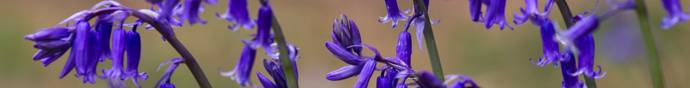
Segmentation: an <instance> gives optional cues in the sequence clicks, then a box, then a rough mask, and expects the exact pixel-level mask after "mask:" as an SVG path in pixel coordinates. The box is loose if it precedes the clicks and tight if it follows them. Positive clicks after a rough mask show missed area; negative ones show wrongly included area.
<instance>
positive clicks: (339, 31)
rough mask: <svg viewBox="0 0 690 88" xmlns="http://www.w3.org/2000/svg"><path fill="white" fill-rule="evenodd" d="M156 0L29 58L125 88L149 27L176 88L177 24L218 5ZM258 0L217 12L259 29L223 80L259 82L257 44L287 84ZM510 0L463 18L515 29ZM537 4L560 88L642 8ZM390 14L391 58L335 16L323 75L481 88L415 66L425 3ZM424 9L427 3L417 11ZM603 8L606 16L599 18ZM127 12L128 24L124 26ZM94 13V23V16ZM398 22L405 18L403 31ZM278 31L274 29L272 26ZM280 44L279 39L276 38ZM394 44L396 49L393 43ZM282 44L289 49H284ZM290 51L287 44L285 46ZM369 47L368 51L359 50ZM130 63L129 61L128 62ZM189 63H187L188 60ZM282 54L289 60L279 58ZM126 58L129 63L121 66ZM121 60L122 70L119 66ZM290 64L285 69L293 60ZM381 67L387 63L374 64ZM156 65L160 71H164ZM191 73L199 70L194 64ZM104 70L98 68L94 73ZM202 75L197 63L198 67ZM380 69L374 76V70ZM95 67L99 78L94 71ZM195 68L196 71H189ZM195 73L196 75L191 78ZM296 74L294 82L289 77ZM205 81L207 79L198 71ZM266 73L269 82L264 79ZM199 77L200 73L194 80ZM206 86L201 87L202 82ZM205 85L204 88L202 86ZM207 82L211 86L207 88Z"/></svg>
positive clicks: (528, 12)
mask: <svg viewBox="0 0 690 88" xmlns="http://www.w3.org/2000/svg"><path fill="white" fill-rule="evenodd" d="M146 1H147V2H148V3H149V4H151V5H152V7H151V8H150V9H139V10H134V9H132V8H129V7H126V6H124V5H122V4H120V3H118V2H116V1H114V0H104V1H101V2H99V3H97V4H95V5H94V6H93V7H92V8H90V9H85V10H82V11H79V12H77V13H75V14H74V15H72V16H70V17H67V18H66V19H65V20H63V21H62V22H60V23H58V24H57V25H56V26H53V27H47V28H43V29H41V30H40V31H38V32H35V33H32V34H28V35H26V36H25V39H26V40H29V41H32V42H34V45H33V47H34V48H36V49H38V51H37V52H36V54H34V55H33V60H34V61H40V62H41V63H42V64H43V66H49V65H50V64H51V63H53V62H55V61H56V60H57V59H59V58H60V57H62V56H63V55H64V54H66V53H68V51H69V57H68V58H67V60H66V62H65V65H64V67H63V69H62V72H60V74H59V78H64V77H65V76H67V75H68V74H69V73H70V72H72V71H74V73H73V74H74V75H75V77H77V78H80V79H81V80H82V82H83V83H90V84H94V83H95V82H96V79H103V80H105V81H107V83H108V87H111V88H125V87H127V83H125V82H124V81H125V80H131V81H132V83H133V84H134V85H136V87H142V86H141V85H140V84H139V81H141V80H146V79H148V75H147V73H146V72H139V71H138V69H139V63H140V59H141V51H142V50H141V49H142V46H141V42H142V41H141V38H140V37H141V36H140V34H139V33H138V31H139V30H137V29H138V28H140V27H143V28H146V29H150V28H155V29H156V30H157V31H158V32H159V33H160V34H161V35H162V36H163V37H164V38H163V39H164V41H170V43H171V45H172V47H174V48H175V49H176V50H177V51H178V52H179V53H180V54H181V56H182V57H183V58H173V59H171V60H169V61H166V62H163V63H162V64H161V66H160V67H162V66H163V65H166V64H169V67H168V69H166V70H165V71H164V72H163V75H162V77H161V78H160V80H158V82H157V84H156V87H159V88H175V85H174V84H173V82H172V80H171V78H172V74H173V73H174V71H175V69H176V68H177V67H178V66H179V65H180V64H183V63H184V64H187V65H196V62H195V61H194V59H193V58H191V54H189V52H188V51H187V50H186V49H185V48H184V46H182V45H181V43H180V42H179V41H178V40H176V38H175V34H174V30H173V28H175V27H181V26H185V24H184V23H185V22H186V23H188V25H195V24H205V23H206V20H204V19H202V18H201V17H200V16H199V15H200V14H201V13H202V12H203V11H204V5H215V4H216V3H217V1H216V0H183V1H181V0H146ZM258 1H260V4H261V6H260V7H259V8H258V11H257V12H258V16H257V19H252V18H251V16H250V15H249V7H248V6H249V2H248V1H247V0H228V1H227V2H228V5H227V10H226V11H225V12H224V13H222V14H221V13H216V16H217V17H218V18H219V19H222V20H226V21H228V22H229V23H231V24H230V26H228V29H230V30H232V31H235V30H236V29H240V28H244V29H247V30H251V29H253V28H255V27H256V34H254V35H253V36H252V37H253V38H252V39H250V40H242V41H241V43H244V44H245V46H244V47H243V48H242V52H241V54H240V56H239V58H238V59H237V60H238V62H237V64H235V65H236V66H235V67H234V69H233V70H232V71H227V72H220V75H221V76H225V77H229V78H230V79H232V80H234V81H236V82H237V83H238V84H240V85H241V86H242V87H260V86H258V85H254V84H252V82H251V80H250V77H251V75H252V68H253V64H254V62H255V59H256V58H257V50H258V49H262V50H263V51H264V52H263V53H264V54H265V56H267V57H265V58H266V59H263V60H262V62H263V67H264V69H265V70H266V72H267V73H268V75H264V74H263V73H260V72H256V73H254V74H255V75H256V76H257V78H258V82H259V83H261V87H263V88H288V87H289V85H290V84H288V83H289V81H290V80H289V77H287V75H286V72H292V74H298V70H297V65H296V62H297V59H298V58H299V55H298V54H299V48H297V47H296V46H294V45H291V44H287V45H286V46H285V47H283V46H279V43H277V41H278V39H281V38H282V37H283V35H282V33H281V34H280V35H277V34H276V32H279V31H276V30H274V31H271V29H276V25H278V24H277V21H276V18H274V17H275V14H274V13H273V10H272V8H271V6H270V4H269V3H268V0H258ZM409 1H413V2H414V1H418V0H409ZM506 1H507V0H468V4H469V5H467V6H468V9H469V15H470V18H471V21H472V22H476V23H481V24H483V25H484V27H485V28H486V29H490V28H492V27H493V26H494V25H498V26H499V28H500V29H501V30H502V29H504V28H506V27H508V28H510V29H511V30H512V29H513V26H511V25H510V24H509V22H508V21H507V20H506V18H505V10H506V4H507V3H506ZM545 1H546V2H545V3H544V5H545V6H543V7H544V8H543V9H540V8H539V7H540V6H539V4H540V3H539V0H524V2H525V5H524V7H522V8H520V9H519V13H515V14H514V18H515V19H514V20H513V23H514V24H515V25H514V26H520V25H523V24H525V23H531V24H533V25H534V26H538V27H539V28H540V32H541V33H540V34H541V40H542V42H541V43H542V53H543V54H542V55H543V56H540V58H539V59H538V60H537V61H535V62H533V63H534V64H536V65H537V66H539V67H544V66H546V65H551V64H553V65H555V66H560V67H561V73H562V76H563V84H562V87H563V88H587V87H588V86H587V85H585V83H583V82H582V81H580V76H584V77H585V78H586V79H600V78H602V77H604V75H605V74H606V73H605V72H603V71H602V68H601V66H598V65H597V68H598V70H595V68H594V67H595V62H594V59H595V51H596V50H595V49H596V48H595V43H594V37H593V32H595V31H597V30H598V29H599V25H600V23H601V22H602V21H604V20H607V18H610V17H611V16H614V15H616V14H617V13H620V12H621V11H627V10H632V9H635V8H638V7H637V5H636V3H635V2H633V1H632V0H626V1H623V2H616V3H607V4H608V5H609V6H610V7H609V8H608V9H607V10H606V11H603V12H596V11H595V10H594V9H598V2H597V7H596V8H588V9H590V10H587V11H584V12H580V13H579V14H577V15H576V16H574V17H572V18H567V17H565V16H564V19H567V20H566V21H571V22H566V23H574V24H572V25H570V24H568V25H567V28H560V26H558V23H557V22H555V21H553V20H552V18H551V17H549V16H550V13H551V11H552V10H551V9H552V8H553V6H554V2H555V0H545ZM384 2H385V6H386V11H387V14H386V15H385V16H383V17H380V18H379V19H378V21H379V22H380V23H381V24H388V23H390V24H391V26H392V29H402V30H399V31H400V32H399V35H398V42H397V44H396V46H395V49H396V50H395V55H393V56H385V55H382V54H381V52H379V51H378V50H377V48H376V47H374V46H371V45H368V44H366V43H364V42H362V39H363V38H362V37H361V35H360V29H359V28H358V27H357V24H356V23H355V21H354V20H353V19H351V18H350V17H348V16H346V15H341V16H339V17H338V18H336V19H335V20H334V22H333V25H332V31H331V40H330V41H326V42H325V43H324V45H325V48H326V49H327V50H328V51H330V52H331V53H332V55H333V56H335V57H336V58H338V59H339V60H341V61H342V62H343V63H345V64H346V65H345V66H342V67H340V68H338V69H335V70H333V71H331V72H329V73H327V74H326V77H325V79H327V80H331V81H339V80H344V79H349V78H353V77H354V76H357V80H356V83H355V84H353V88H367V87H368V86H369V83H370V81H371V80H372V79H370V78H372V76H376V77H375V78H376V79H375V80H376V81H375V82H376V84H375V85H376V87H377V88H407V87H410V86H416V87H420V88H478V87H479V85H478V84H477V83H476V82H475V81H474V80H473V79H471V78H470V77H468V76H464V75H460V74H450V75H447V79H446V80H441V79H440V78H437V76H438V75H434V74H432V73H430V72H428V71H424V70H415V69H412V62H411V61H412V59H413V58H412V53H413V50H412V34H411V33H410V32H408V31H409V29H410V28H411V27H414V28H415V31H416V33H415V35H416V40H417V43H418V45H419V48H421V46H422V45H423V44H422V39H423V38H424V37H423V36H422V35H423V32H424V31H425V30H430V29H425V27H431V26H432V25H429V24H435V23H438V22H435V21H434V22H430V19H431V18H429V16H428V13H427V11H426V10H427V9H428V8H429V5H430V3H429V0H419V2H418V3H423V4H414V5H413V7H414V9H412V10H413V11H414V12H412V13H410V11H409V10H401V9H400V7H399V5H398V0H384ZM661 2H662V6H663V8H664V9H665V11H666V12H667V16H664V17H663V18H662V21H661V22H660V24H661V28H663V29H670V28H672V27H673V26H674V25H678V24H680V23H685V22H687V21H688V20H689V19H690V15H688V13H686V12H684V11H683V8H682V4H681V3H680V2H681V1H679V0H661ZM422 6H424V7H422ZM420 8H424V9H420ZM597 13H602V14H597ZM129 17H133V18H134V22H128V21H127V20H128V19H129ZM93 19H95V20H93ZM92 20H93V21H92ZM398 23H404V27H402V28H399V27H398V26H399V25H398ZM278 27H279V26H278ZM280 44H285V43H280ZM391 47H392V46H391ZM284 48H285V49H284ZM286 49H287V50H286ZM281 50H285V51H287V54H288V55H280V53H279V51H281ZM365 50H368V51H370V52H371V53H373V55H365V53H364V52H365ZM279 56H287V57H288V59H289V60H288V61H280V59H279ZM125 59H126V60H125ZM106 60H110V61H111V64H112V66H111V67H110V68H108V69H104V68H99V67H98V65H99V64H101V63H103V62H105V61H106ZM190 60H191V61H192V62H193V63H191V64H190V62H189V61H190ZM283 60H287V59H283ZM125 61H126V62H125ZM125 64H126V67H125ZM290 64H291V65H292V66H291V67H292V68H291V70H292V71H290V70H288V69H290V68H287V69H286V67H283V66H290ZM377 64H383V65H377ZM160 67H159V68H160ZM190 69H191V70H195V69H196V68H190ZM99 70H100V71H101V72H98V71H99ZM198 70H199V71H200V70H201V69H198ZM376 72H379V73H378V74H379V75H374V74H375V73H376ZM98 73H101V74H98ZM192 73H195V72H192ZM197 74H202V75H203V72H201V73H195V77H196V76H197ZM294 76H295V77H294V78H299V77H297V75H294ZM201 77H203V76H201ZM269 77H270V78H269ZM199 80H205V79H198V80H197V81H199ZM201 83H202V82H200V84H201ZM200 86H202V85H200ZM202 87H204V86H202ZM207 87H210V86H207Z"/></svg>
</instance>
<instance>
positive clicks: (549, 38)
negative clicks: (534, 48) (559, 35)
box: [535, 19, 561, 67]
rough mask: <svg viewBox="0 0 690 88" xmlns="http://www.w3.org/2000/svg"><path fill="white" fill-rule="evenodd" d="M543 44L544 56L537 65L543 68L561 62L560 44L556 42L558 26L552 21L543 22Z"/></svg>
mask: <svg viewBox="0 0 690 88" xmlns="http://www.w3.org/2000/svg"><path fill="white" fill-rule="evenodd" d="M541 23H542V24H540V25H539V26H540V29H541V43H542V52H543V56H542V57H541V58H540V59H539V61H538V62H537V63H535V64H536V65H538V66H540V67H543V66H545V65H547V64H550V63H552V62H557V61H559V60H560V56H561V55H560V51H559V50H560V49H559V47H558V42H556V40H554V37H555V35H556V26H555V24H554V23H553V22H551V20H548V19H547V20H545V22H541Z"/></svg>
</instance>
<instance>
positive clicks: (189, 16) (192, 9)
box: [180, 0, 217, 25]
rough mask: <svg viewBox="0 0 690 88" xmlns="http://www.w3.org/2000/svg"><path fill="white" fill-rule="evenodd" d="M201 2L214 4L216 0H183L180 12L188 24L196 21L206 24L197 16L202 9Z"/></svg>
mask: <svg viewBox="0 0 690 88" xmlns="http://www.w3.org/2000/svg"><path fill="white" fill-rule="evenodd" d="M202 2H205V3H207V4H215V3H216V2H217V1H216V0H203V1H202V0H185V2H184V5H183V6H182V12H181V13H180V14H181V15H180V16H181V17H180V18H182V19H183V20H187V21H188V22H189V24H190V25H194V24H196V23H201V24H206V21H205V20H203V19H201V17H199V14H200V13H201V12H203V11H204V7H203V4H202Z"/></svg>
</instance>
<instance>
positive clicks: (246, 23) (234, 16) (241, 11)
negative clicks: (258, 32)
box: [216, 0, 256, 30]
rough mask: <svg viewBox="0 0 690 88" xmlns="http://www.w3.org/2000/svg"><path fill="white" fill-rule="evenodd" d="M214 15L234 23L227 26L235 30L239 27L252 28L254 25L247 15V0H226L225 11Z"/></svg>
mask: <svg viewBox="0 0 690 88" xmlns="http://www.w3.org/2000/svg"><path fill="white" fill-rule="evenodd" d="M216 15H218V17H220V18H222V19H225V20H227V21H230V22H234V23H235V24H233V25H230V26H228V28H229V29H230V30H236V29H238V28H239V27H244V28H245V29H252V28H253V27H254V26H255V25H256V23H255V22H254V21H253V20H252V19H251V18H250V17H249V8H248V7H247V0H228V9H227V10H226V11H225V13H223V14H216Z"/></svg>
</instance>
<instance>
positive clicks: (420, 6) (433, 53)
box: [414, 0, 445, 80]
mask: <svg viewBox="0 0 690 88" xmlns="http://www.w3.org/2000/svg"><path fill="white" fill-rule="evenodd" d="M414 4H415V5H417V9H416V10H420V11H422V13H423V16H424V41H425V42H426V48H427V50H429V51H428V52H429V62H430V63H431V68H432V70H433V71H434V75H436V78H438V79H440V80H445V77H443V76H444V75H443V68H442V67H441V66H442V65H441V59H440V57H439V55H438V49H437V48H436V39H435V38H434V31H433V30H432V29H431V20H430V18H429V13H428V9H427V8H426V7H427V6H426V5H425V4H424V1H423V0H414Z"/></svg>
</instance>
